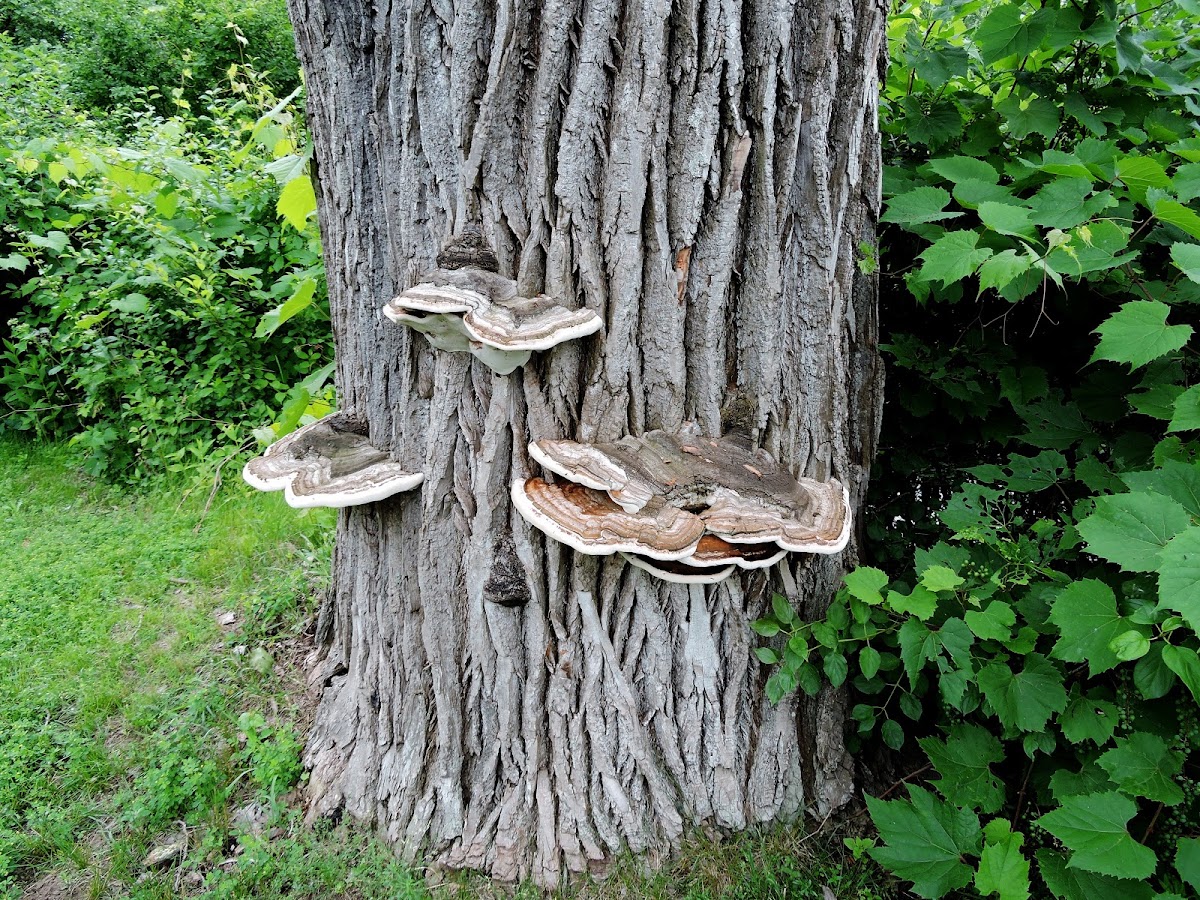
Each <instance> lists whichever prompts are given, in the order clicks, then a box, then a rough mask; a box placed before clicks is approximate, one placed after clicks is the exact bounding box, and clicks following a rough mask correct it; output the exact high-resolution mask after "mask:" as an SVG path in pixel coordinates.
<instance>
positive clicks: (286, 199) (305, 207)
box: [275, 175, 317, 231]
mask: <svg viewBox="0 0 1200 900" xmlns="http://www.w3.org/2000/svg"><path fill="white" fill-rule="evenodd" d="M275 211H276V212H277V213H279V215H281V216H282V217H283V218H284V219H285V220H286V221H287V223H288V224H289V225H291V226H292V227H293V228H295V229H296V230H297V231H303V230H304V228H305V226H306V225H307V224H308V217H309V216H311V215H312V214H313V213H315V212H316V211H317V195H316V193H315V192H314V191H313V184H312V179H311V178H309V177H308V176H307V175H301V176H300V177H298V178H293V179H292V180H291V181H289V182H288V183H287V184H285V185H284V186H283V190H282V191H280V192H279V201H278V202H277V203H276V204H275Z"/></svg>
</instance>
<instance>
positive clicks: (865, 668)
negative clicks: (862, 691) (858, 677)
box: [858, 647, 894, 678]
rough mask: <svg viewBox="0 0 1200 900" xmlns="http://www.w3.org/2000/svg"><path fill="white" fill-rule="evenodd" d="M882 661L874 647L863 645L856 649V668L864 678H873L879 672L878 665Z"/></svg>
mask: <svg viewBox="0 0 1200 900" xmlns="http://www.w3.org/2000/svg"><path fill="white" fill-rule="evenodd" d="M893 658H894V657H893ZM882 662H883V657H881V656H880V655H879V651H878V650H876V649H875V648H874V647H863V648H862V649H861V650H859V651H858V670H859V671H860V672H862V674H863V677H864V678H874V677H875V676H876V675H877V674H879V666H880V665H881V664H882Z"/></svg>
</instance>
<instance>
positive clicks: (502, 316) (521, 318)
mask: <svg viewBox="0 0 1200 900" xmlns="http://www.w3.org/2000/svg"><path fill="white" fill-rule="evenodd" d="M479 241H480V239H479V238H478V236H475V238H474V244H476V245H477V244H478V243H479ZM462 251H463V247H462V246H461V242H460V243H457V244H456V243H452V244H451V245H450V246H449V247H447V249H446V250H445V251H443V252H442V253H441V254H439V256H438V265H439V267H438V268H437V269H435V270H433V271H432V272H428V273H426V274H425V275H422V276H421V278H420V280H419V281H418V283H417V284H415V285H413V286H412V287H410V288H409V289H408V290H406V291H403V292H402V293H401V294H399V295H398V296H397V297H395V298H394V299H392V300H391V301H390V302H388V303H387V305H385V306H384V307H383V314H384V315H385V316H387V317H388V318H389V319H391V320H392V321H393V322H397V323H399V324H401V325H407V326H408V327H409V328H412V329H413V330H414V331H419V332H421V333H422V334H424V335H425V337H426V338H427V339H428V340H429V343H431V344H432V345H433V346H434V347H436V348H437V349H439V350H449V351H454V352H460V353H461V352H467V353H471V354H472V355H474V356H476V357H478V358H479V359H480V360H482V361H483V363H484V364H485V365H486V366H488V367H489V368H491V369H492V370H494V371H495V372H496V373H497V374H500V375H508V374H509V373H510V372H512V371H514V370H515V369H517V368H518V367H519V366H523V365H525V363H527V362H529V358H530V356H532V354H533V352H534V351H535V350H549V349H550V348H551V347H554V346H555V345H557V344H561V343H563V342H564V341H570V340H574V339H575V338H580V337H585V336H586V335H589V334H593V333H594V332H596V331H599V330H600V326H601V325H602V324H603V323H602V321H601V319H600V317H599V316H598V315H596V314H595V313H594V312H592V311H591V310H590V309H568V308H567V307H565V306H563V305H562V304H560V303H558V302H557V301H556V300H554V299H552V298H551V297H547V296H545V295H544V294H540V295H538V296H536V297H522V296H521V295H520V294H519V293H518V292H517V283H516V282H515V281H513V280H512V279H511V278H505V277H504V276H502V275H498V274H497V273H496V270H495V269H496V259H495V256H494V255H493V254H491V252H490V250H487V251H480V250H478V249H477V248H476V249H475V255H472V254H465V253H463V252H462ZM471 260H474V262H472V261H471Z"/></svg>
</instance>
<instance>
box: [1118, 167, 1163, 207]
mask: <svg viewBox="0 0 1200 900" xmlns="http://www.w3.org/2000/svg"><path fill="white" fill-rule="evenodd" d="M1117 177H1118V178H1119V179H1120V180H1121V181H1123V182H1125V186H1126V187H1128V188H1129V193H1130V195H1131V196H1133V198H1134V199H1135V200H1138V201H1139V202H1140V201H1141V200H1142V199H1143V198H1144V197H1145V196H1146V191H1147V189H1148V188H1169V187H1170V186H1171V179H1170V178H1168V177H1167V173H1166V171H1165V170H1164V169H1163V167H1162V165H1161V164H1159V163H1158V161H1157V160H1153V159H1150V158H1149V157H1146V156H1126V157H1125V158H1124V159H1119V160H1117Z"/></svg>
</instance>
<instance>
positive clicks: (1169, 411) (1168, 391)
mask: <svg viewBox="0 0 1200 900" xmlns="http://www.w3.org/2000/svg"><path fill="white" fill-rule="evenodd" d="M1182 393H1183V386H1182V385H1178V384H1155V385H1151V386H1150V388H1148V389H1147V390H1145V391H1142V392H1141V393H1140V394H1130V395H1129V397H1128V400H1129V405H1130V406H1131V407H1133V409H1134V411H1135V412H1138V413H1140V414H1142V415H1143V416H1152V417H1154V418H1155V419H1163V420H1165V421H1168V422H1169V421H1170V420H1171V418H1172V416H1174V415H1175V401H1176V400H1178V399H1179V395H1180V394H1182ZM1160 493H1164V492H1162V491H1160Z"/></svg>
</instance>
